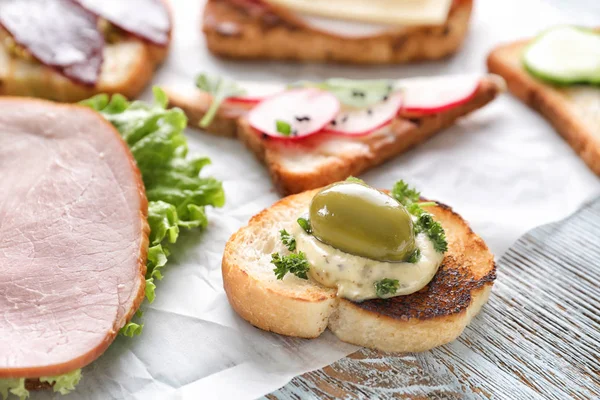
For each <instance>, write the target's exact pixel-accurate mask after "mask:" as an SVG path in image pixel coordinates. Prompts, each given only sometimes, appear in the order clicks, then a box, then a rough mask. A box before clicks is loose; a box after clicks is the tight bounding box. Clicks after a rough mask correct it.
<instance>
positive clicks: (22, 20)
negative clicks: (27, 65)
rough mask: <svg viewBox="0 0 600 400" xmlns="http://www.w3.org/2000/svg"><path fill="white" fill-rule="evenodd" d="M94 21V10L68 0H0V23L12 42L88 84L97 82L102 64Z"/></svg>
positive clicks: (100, 39)
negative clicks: (91, 10) (92, 12)
mask: <svg viewBox="0 0 600 400" xmlns="http://www.w3.org/2000/svg"><path fill="white" fill-rule="evenodd" d="M96 23H97V18H96V17H95V16H94V15H93V14H91V13H90V12H88V11H86V10H84V9H83V8H81V7H79V6H77V5H76V4H74V3H73V2H71V1H70V0H1V1H0V25H1V26H2V27H3V28H4V29H6V30H7V31H8V32H9V33H10V35H11V36H12V38H13V40H14V41H15V43H17V44H18V45H20V46H23V47H24V48H26V49H27V50H28V51H29V52H30V53H31V56H32V57H33V58H35V59H36V60H38V61H39V62H41V63H42V64H44V65H47V66H49V67H51V68H54V69H56V70H58V71H59V72H60V73H62V74H63V75H64V76H66V77H67V78H69V79H72V80H73V81H75V82H79V83H81V84H84V85H87V86H94V85H95V84H96V82H97V81H98V76H99V75H100V68H101V67H102V60H103V50H104V37H103V35H102V33H101V32H100V31H99V30H98V29H97V27H96ZM0 45H1V44H0Z"/></svg>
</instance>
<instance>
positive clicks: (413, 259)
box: [406, 248, 421, 264]
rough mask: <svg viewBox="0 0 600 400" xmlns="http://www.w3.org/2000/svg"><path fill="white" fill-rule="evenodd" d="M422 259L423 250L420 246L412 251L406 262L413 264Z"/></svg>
mask: <svg viewBox="0 0 600 400" xmlns="http://www.w3.org/2000/svg"><path fill="white" fill-rule="evenodd" d="M420 259H421V250H420V249H419V248H416V249H415V250H414V251H413V252H412V253H410V256H408V258H407V259H406V262H407V263H411V264H416V263H418V262H419V260H420Z"/></svg>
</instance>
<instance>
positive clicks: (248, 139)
mask: <svg viewBox="0 0 600 400" xmlns="http://www.w3.org/2000/svg"><path fill="white" fill-rule="evenodd" d="M504 85H505V84H504V81H503V80H502V79H501V78H500V77H498V76H495V75H489V76H486V77H484V78H482V80H481V82H480V85H479V87H478V89H477V91H476V93H475V95H474V96H473V97H472V98H471V99H470V100H469V101H468V102H466V103H465V104H463V105H460V106H458V107H455V108H452V109H449V110H446V111H442V112H440V113H437V114H431V115H425V116H415V115H408V114H405V115H400V116H399V117H398V118H396V119H395V120H394V121H393V123H392V125H391V128H390V129H389V132H386V133H385V134H369V135H366V136H363V137H354V138H351V139H349V138H346V139H344V140H345V142H344V143H342V144H350V145H353V147H354V148H356V149H358V150H359V151H354V152H352V151H348V152H345V151H343V150H341V149H340V148H336V149H334V151H327V152H325V153H323V152H322V151H321V150H319V146H324V145H327V143H326V142H327V141H332V140H336V137H335V135H324V134H321V135H316V136H313V137H309V138H306V139H303V140H302V141H295V142H293V143H290V142H284V141H279V140H274V139H271V138H269V137H266V136H262V135H260V134H259V133H258V132H257V131H255V130H254V129H253V128H252V127H250V125H249V123H248V121H247V120H246V119H245V118H244V116H245V114H246V113H247V111H248V110H249V109H250V108H251V106H250V105H247V104H239V103H235V104H231V103H226V104H224V105H223V106H222V107H221V108H220V109H219V112H218V113H217V116H216V118H215V119H214V120H213V122H212V123H211V125H209V126H208V128H206V131H207V132H210V133H214V134H221V135H223V136H228V137H234V136H238V137H239V138H240V139H241V140H242V142H244V143H245V144H246V146H247V147H248V148H249V149H250V150H252V152H253V153H254V154H255V155H256V157H257V158H258V159H259V160H260V161H262V162H263V163H264V164H265V165H266V166H267V168H268V170H269V173H270V175H271V178H272V180H273V182H274V184H275V186H276V187H277V188H278V189H279V191H280V192H281V193H282V194H284V195H287V194H293V193H300V192H302V191H305V190H310V189H314V188H318V187H321V186H325V185H327V184H329V183H332V182H336V181H339V180H343V179H345V178H347V177H348V176H351V175H360V174H361V173H362V172H364V171H365V170H367V169H369V168H372V167H375V166H377V165H379V164H381V163H383V162H385V161H387V160H389V159H390V158H392V157H394V156H397V155H399V154H402V153H404V152H405V151H407V150H409V149H411V148H412V147H414V146H416V145H418V144H419V143H422V142H424V141H425V140H427V139H429V138H430V137H432V136H433V135H435V134H436V133H438V132H440V131H441V130H443V129H445V128H447V127H449V126H451V125H452V124H454V123H455V122H456V120H457V119H458V118H460V117H462V116H464V115H466V114H468V113H470V112H472V111H474V110H476V109H478V108H481V107H483V106H484V105H486V104H487V103H489V102H490V101H492V100H493V99H494V98H495V97H496V96H497V95H498V94H499V93H501V92H502V91H503V90H504ZM165 91H166V92H167V95H168V97H169V101H170V104H171V106H176V107H180V108H182V109H183V111H184V112H185V113H186V115H187V116H188V122H189V124H190V125H191V126H196V127H197V126H198V123H199V121H200V119H201V118H202V116H203V115H204V114H205V112H206V110H207V109H208V106H209V105H210V101H211V98H210V96H209V95H208V94H207V93H204V92H201V91H199V90H196V91H195V92H194V93H191V94H185V95H183V94H181V93H179V92H177V91H176V90H173V89H169V88H165ZM232 120H237V122H235V123H234V121H232ZM340 140H341V139H340ZM290 154H293V156H294V157H296V156H297V155H298V154H313V155H314V156H315V157H322V158H323V162H322V163H320V164H319V165H318V166H315V167H314V168H305V169H298V168H290V166H289V159H290V158H291V155H290Z"/></svg>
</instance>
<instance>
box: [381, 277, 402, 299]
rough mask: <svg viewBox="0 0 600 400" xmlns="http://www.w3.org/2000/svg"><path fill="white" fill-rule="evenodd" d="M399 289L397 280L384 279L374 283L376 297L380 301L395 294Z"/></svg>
mask: <svg viewBox="0 0 600 400" xmlns="http://www.w3.org/2000/svg"><path fill="white" fill-rule="evenodd" d="M399 287H400V282H398V279H388V278H385V279H382V280H380V281H377V282H375V291H376V292H377V297H380V298H382V299H383V298H387V297H390V296H393V295H394V294H396V292H397V291H398V288H399Z"/></svg>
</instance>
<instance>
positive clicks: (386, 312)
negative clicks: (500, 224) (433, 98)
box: [222, 190, 496, 352]
mask: <svg viewBox="0 0 600 400" xmlns="http://www.w3.org/2000/svg"><path fill="white" fill-rule="evenodd" d="M316 192H317V191H316V190H312V191H307V192H303V193H300V194H296V195H292V196H289V197H286V198H284V199H282V200H280V201H278V202H277V203H275V204H274V205H273V206H271V207H270V208H268V209H266V210H264V211H262V212H261V213H260V214H258V215H256V216H255V217H253V218H252V219H251V220H250V222H249V224H248V225H247V226H246V227H243V228H242V229H240V230H239V231H238V232H237V233H235V234H234V235H233V236H232V237H231V238H230V239H229V241H228V242H227V245H226V247H225V252H224V255H223V262H222V272H223V284H224V287H225V292H226V293H227V297H228V299H229V302H230V303H231V305H232V307H233V309H234V310H235V311H236V312H237V313H238V314H239V315H240V316H241V317H242V318H244V319H245V320H247V321H248V322H250V323H251V324H252V325H254V326H256V327H258V328H261V329H264V330H267V331H271V332H275V333H279V334H282V335H288V336H296V337H302V338H315V337H318V336H319V335H320V334H321V333H323V331H324V330H325V329H326V328H329V329H330V330H331V331H332V332H333V333H334V334H335V335H336V336H337V337H338V338H340V339H341V340H343V341H345V342H349V343H353V344H356V345H360V346H365V347H370V348H374V349H378V350H383V351H393V352H417V351H426V350H429V349H431V348H433V347H436V346H440V345H443V344H445V343H448V342H451V341H452V340H454V339H456V338H457V337H458V336H459V335H460V334H461V333H462V332H463V330H464V328H465V327H466V326H467V325H468V324H469V322H470V321H471V320H472V318H473V317H474V316H475V315H477V313H479V311H480V310H481V308H482V306H483V305H484V304H485V302H486V301H487V299H488V297H489V294H490V291H491V288H492V284H493V281H494V279H495V277H496V270H495V264H494V257H493V255H492V254H491V253H490V251H489V250H488V248H487V246H486V244H485V243H484V242H483V240H482V239H481V238H480V237H479V236H477V235H476V234H475V233H473V231H472V230H471V229H470V228H469V226H468V224H467V223H466V222H465V221H464V220H463V219H462V218H461V217H460V216H459V215H458V214H456V213H455V212H453V211H452V209H451V208H449V207H447V206H444V205H442V204H439V203H438V205H437V206H435V207H428V208H427V211H429V212H431V213H432V214H433V216H434V218H435V220H436V221H438V222H440V223H441V224H442V226H443V228H444V230H445V232H446V238H447V241H448V251H447V252H446V254H445V256H444V259H443V261H442V264H441V266H440V268H439V270H438V272H437V273H436V275H435V276H434V278H433V280H432V281H431V282H430V283H429V284H428V285H427V286H426V287H425V288H423V289H421V290H420V291H418V292H416V293H413V294H411V295H406V296H397V297H393V298H389V299H376V300H366V301H363V302H353V301H350V300H347V299H344V298H340V297H337V296H336V290H335V289H331V288H326V287H323V286H321V285H319V284H318V283H315V282H313V281H310V280H305V279H301V278H298V277H296V276H294V275H292V274H287V275H286V276H285V277H284V278H283V279H282V280H278V279H276V277H275V274H274V273H273V265H272V264H271V263H270V261H271V254H272V253H275V252H285V251H286V249H285V246H284V245H283V244H282V243H281V241H280V239H279V236H280V233H279V231H280V230H281V229H288V230H290V229H291V228H290V227H291V226H292V224H295V223H296V219H297V218H298V216H299V215H302V214H303V213H304V212H306V210H307V209H308V206H309V204H310V201H311V200H312V198H313V196H314V195H315V193H316Z"/></svg>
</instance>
